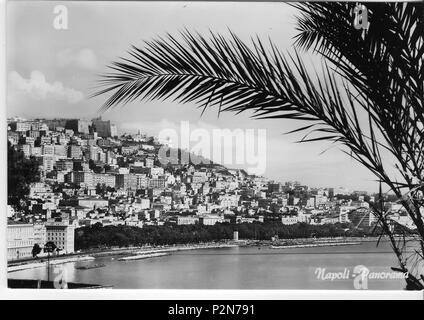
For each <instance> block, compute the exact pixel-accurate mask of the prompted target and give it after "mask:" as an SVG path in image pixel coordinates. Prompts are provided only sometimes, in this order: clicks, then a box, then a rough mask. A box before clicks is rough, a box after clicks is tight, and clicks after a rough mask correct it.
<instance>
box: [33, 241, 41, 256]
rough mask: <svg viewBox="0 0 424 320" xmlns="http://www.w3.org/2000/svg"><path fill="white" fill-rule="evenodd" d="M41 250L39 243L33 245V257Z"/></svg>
mask: <svg viewBox="0 0 424 320" xmlns="http://www.w3.org/2000/svg"><path fill="white" fill-rule="evenodd" d="M40 252H41V247H40V245H39V244H38V243H35V244H34V246H33V247H32V257H33V258H36V257H37V255H38V254H39V253H40Z"/></svg>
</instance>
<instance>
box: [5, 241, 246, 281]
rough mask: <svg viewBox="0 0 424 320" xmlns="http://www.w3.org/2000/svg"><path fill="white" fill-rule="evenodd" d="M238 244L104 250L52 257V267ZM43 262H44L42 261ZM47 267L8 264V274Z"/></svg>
mask: <svg viewBox="0 0 424 320" xmlns="http://www.w3.org/2000/svg"><path fill="white" fill-rule="evenodd" d="M237 246H239V245H238V244H232V243H214V242H211V243H205V244H192V245H177V246H176V245H172V246H160V247H150V246H149V247H131V248H110V249H106V250H102V251H99V252H90V251H87V252H80V253H76V254H71V255H66V256H57V257H50V265H59V264H65V263H70V262H79V261H89V260H90V261H91V260H95V259H96V257H106V256H120V255H122V256H126V257H133V256H135V255H140V254H141V255H142V254H156V253H158V254H161V253H166V252H167V253H169V252H176V251H183V250H200V249H218V248H230V247H237ZM40 260H43V261H40ZM41 267H47V258H46V257H43V258H41V259H38V260H36V259H32V260H29V261H24V262H15V263H14V262H13V261H12V262H8V266H7V273H12V272H15V271H21V270H26V269H35V268H41Z"/></svg>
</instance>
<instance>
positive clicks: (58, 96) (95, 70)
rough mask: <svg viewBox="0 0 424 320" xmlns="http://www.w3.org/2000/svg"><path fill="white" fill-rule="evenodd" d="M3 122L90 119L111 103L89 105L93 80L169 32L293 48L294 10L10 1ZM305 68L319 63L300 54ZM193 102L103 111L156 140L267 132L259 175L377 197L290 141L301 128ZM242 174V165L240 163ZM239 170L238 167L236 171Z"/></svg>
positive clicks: (345, 166) (332, 162) (348, 162)
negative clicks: (169, 131)
mask: <svg viewBox="0 0 424 320" xmlns="http://www.w3.org/2000/svg"><path fill="white" fill-rule="evenodd" d="M59 4H60V5H65V6H66V8H67V11H68V28H67V29H66V30H57V29H55V28H54V26H53V21H54V19H55V17H56V16H57V14H55V12H54V8H55V7H56V5H59ZM6 10H7V39H6V41H7V56H6V57H7V58H6V59H7V73H8V75H7V77H8V78H7V79H8V80H7V116H8V117H12V116H21V117H24V118H35V117H38V118H40V117H45V118H54V117H56V118H59V117H69V118H72V117H74V118H75V117H77V118H89V119H90V118H93V117H95V116H97V115H98V111H99V108H100V106H101V105H102V104H103V102H104V101H105V100H106V98H107V96H101V97H96V98H89V95H90V94H91V93H93V92H94V86H96V84H97V83H96V81H97V80H98V79H99V74H102V73H104V72H106V71H107V68H106V66H107V65H108V64H109V63H110V62H111V61H114V60H116V59H117V58H118V57H122V56H126V52H127V50H128V49H129V48H130V46H131V45H136V46H142V45H143V41H144V40H152V39H153V38H155V37H158V36H163V35H165V34H166V33H167V32H169V33H171V34H177V33H178V32H179V31H180V30H183V29H184V28H187V29H188V30H193V31H198V32H199V33H202V34H207V33H209V32H210V31H212V32H215V33H221V34H223V35H228V29H231V30H232V31H233V32H235V33H236V34H237V35H238V36H239V37H240V38H241V39H242V40H244V41H246V42H249V41H250V38H251V37H252V36H256V35H257V36H258V37H260V38H261V39H265V40H266V39H268V38H270V39H272V41H273V42H274V43H275V44H276V45H277V46H278V47H280V48H281V50H282V51H283V52H286V51H288V52H291V51H292V50H293V43H294V40H293V37H294V35H295V34H296V30H295V23H296V19H295V16H296V14H297V11H296V9H294V8H292V7H290V6H289V5H287V4H285V3H280V2H268V3H254V2H246V3H240V2H237V3H222V2H210V3H199V2H193V3H190V2H174V3H171V2H157V3H153V2H140V3H139V2H135V1H130V2H121V1H119V3H118V2H113V1H109V2H101V1H93V2H84V3H81V2H75V1H74V2H72V1H69V2H67V1H61V2H54V1H40V2H38V1H8V3H7V9H6ZM304 58H305V60H306V62H307V63H309V64H310V65H316V64H317V63H320V60H319V58H318V57H317V56H314V55H310V54H305V55H304ZM250 116H251V115H250V114H248V113H246V114H240V115H237V116H235V115H234V114H231V113H221V114H220V116H219V117H218V114H217V112H216V110H213V109H211V110H207V111H206V112H205V113H204V114H203V115H202V112H201V110H200V109H198V108H196V106H195V105H194V104H184V105H182V104H178V103H174V102H171V101H165V102H162V101H154V102H133V103H130V104H128V105H126V106H124V107H118V108H115V109H112V110H110V111H107V112H106V113H104V114H102V118H103V119H107V120H111V121H112V122H113V123H115V124H117V126H118V129H119V132H120V133H124V132H129V133H130V132H136V131H138V130H140V131H141V132H145V133H148V134H151V135H155V136H157V135H158V134H159V132H160V131H161V130H162V129H166V128H173V129H175V130H179V128H180V124H181V121H188V122H189V124H190V128H192V129H200V128H206V130H209V131H212V130H213V129H231V130H234V129H242V130H246V129H254V130H256V131H255V132H258V131H257V130H259V129H266V157H265V159H266V167H265V168H266V169H265V172H264V174H263V175H264V176H266V177H267V178H270V179H274V180H276V181H281V182H284V181H292V180H297V181H300V182H302V183H304V184H307V185H310V186H313V187H340V186H343V187H346V188H348V189H350V190H367V191H373V192H375V191H377V187H378V185H377V182H376V181H375V177H374V176H373V175H372V174H370V173H369V172H368V171H367V170H366V169H365V168H363V167H362V166H361V165H359V164H357V163H356V162H355V161H354V160H353V159H351V158H350V157H349V156H347V155H346V154H344V153H343V152H341V151H340V147H333V148H331V149H329V150H328V151H326V152H324V153H323V151H325V150H327V149H328V148H329V147H330V144H329V143H328V142H315V143H301V144H299V143H296V141H298V140H299V139H300V138H302V136H303V135H302V134H291V135H285V134H284V133H285V132H288V131H290V130H293V129H295V128H297V127H299V126H301V125H302V123H301V122H297V121H292V120H253V119H251V118H250ZM237 166H238V167H243V165H237ZM233 167H235V166H233Z"/></svg>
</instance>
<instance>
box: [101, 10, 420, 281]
mask: <svg viewBox="0 0 424 320" xmlns="http://www.w3.org/2000/svg"><path fill="white" fill-rule="evenodd" d="M294 6H295V7H296V8H297V9H298V10H299V12H300V16H299V17H298V18H297V29H298V31H299V33H298V35H297V38H296V42H295V44H296V46H297V50H302V49H311V48H312V49H313V50H314V52H315V53H317V54H318V55H320V56H321V59H322V68H321V69H322V70H321V71H320V72H311V71H310V70H309V69H310V68H308V67H307V66H306V65H305V63H304V62H303V61H302V59H301V57H300V55H299V53H298V51H297V50H296V51H295V54H294V55H288V56H285V55H283V54H282V53H281V52H280V50H279V49H278V48H277V47H276V46H275V45H274V44H273V43H272V42H271V41H269V43H264V42H263V41H261V40H260V39H255V40H253V41H252V43H251V44H246V43H244V42H243V41H241V40H240V38H238V37H237V36H236V35H235V34H234V33H232V32H230V37H229V39H227V38H225V37H224V36H222V35H217V34H214V33H211V35H210V36H209V38H206V37H204V36H202V35H200V34H197V33H191V32H189V31H184V32H182V33H181V34H180V36H178V37H176V36H172V35H168V36H167V37H166V38H159V39H156V40H153V41H149V42H145V44H144V47H134V46H133V47H132V49H131V50H130V52H129V54H130V57H129V58H128V59H122V60H120V61H115V62H113V63H112V64H111V66H110V68H111V70H112V71H111V72H110V73H108V74H105V75H104V76H103V78H102V80H101V85H102V87H101V88H100V89H99V90H98V91H97V92H96V93H95V94H94V95H103V94H106V93H110V92H112V94H111V95H110V97H109V98H108V99H107V100H106V101H105V103H104V105H103V107H102V111H106V110H108V109H109V108H112V107H114V106H117V105H120V104H125V103H127V102H131V101H134V100H150V99H165V98H173V99H174V100H176V101H179V102H182V103H185V102H195V103H197V104H198V105H199V106H200V107H201V108H203V110H204V109H206V108H208V107H217V108H218V110H219V111H218V112H222V111H232V112H236V113H239V112H243V111H251V112H252V113H253V116H254V117H257V118H262V119H264V118H265V119H292V120H302V121H303V122H305V121H306V122H309V123H307V124H306V123H304V124H302V125H301V126H299V128H298V129H296V130H294V131H292V133H293V132H300V131H306V132H307V133H306V134H305V136H304V137H303V138H302V139H301V141H300V142H311V141H320V140H326V141H330V142H332V143H335V144H338V145H340V146H341V148H342V151H343V152H345V153H346V154H348V155H349V156H351V157H352V158H354V159H355V160H356V161H358V162H359V163H361V164H362V165H363V166H365V167H366V168H367V169H368V170H369V171H371V172H372V173H373V174H374V175H375V176H376V178H377V181H380V193H382V186H381V184H384V185H385V186H387V187H388V188H389V189H390V191H391V192H392V193H393V194H395V195H396V197H397V199H398V201H399V202H400V203H402V205H403V206H404V208H405V210H406V211H407V212H408V215H409V216H410V218H411V219H412V221H413V222H414V224H415V226H416V228H417V230H416V232H409V231H405V232H404V233H403V234H402V237H396V236H395V235H394V233H393V232H392V231H391V227H390V225H391V221H390V218H388V215H387V213H386V212H385V211H384V203H383V201H380V202H379V203H376V205H374V207H373V210H374V212H375V214H376V215H377V217H378V225H379V226H380V227H381V230H382V233H381V236H382V235H383V234H385V235H387V236H388V237H389V239H390V243H391V245H392V248H393V251H394V253H395V254H396V257H397V259H398V264H399V269H396V270H399V271H401V272H405V273H406V272H408V274H409V276H408V278H407V279H406V281H407V288H408V289H423V288H424V275H422V274H420V273H419V268H417V266H418V265H419V263H421V264H422V263H424V222H423V218H422V212H423V211H422V210H423V206H424V200H423V192H424V183H423V167H424V141H423V140H424V106H423V96H424V94H423V85H424V78H423V77H424V70H423V68H424V63H423V56H424V45H423V42H424V39H423V37H424V23H423V17H424V15H423V5H422V4H421V3H367V9H368V10H367V13H368V21H369V22H370V23H369V26H368V29H366V30H363V29H359V30H358V29H356V28H354V27H353V21H354V19H355V4H353V3H343V2H341V3H336V2H330V3H326V2H318V3H297V4H294ZM392 168H395V170H392ZM411 237H412V238H413V239H412V240H413V241H414V242H415V243H416V244H417V246H418V247H417V249H416V250H415V256H414V257H413V258H412V259H411V257H408V255H407V254H406V246H407V241H408V240H407V239H409V238H411Z"/></svg>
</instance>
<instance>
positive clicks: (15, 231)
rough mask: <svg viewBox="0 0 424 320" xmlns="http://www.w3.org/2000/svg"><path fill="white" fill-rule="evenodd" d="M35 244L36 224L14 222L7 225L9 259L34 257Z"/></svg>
mask: <svg viewBox="0 0 424 320" xmlns="http://www.w3.org/2000/svg"><path fill="white" fill-rule="evenodd" d="M33 246H34V226H33V225H32V224H23V223H12V224H8V225H7V260H8V261H10V260H19V259H25V258H31V257H32V248H33Z"/></svg>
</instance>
